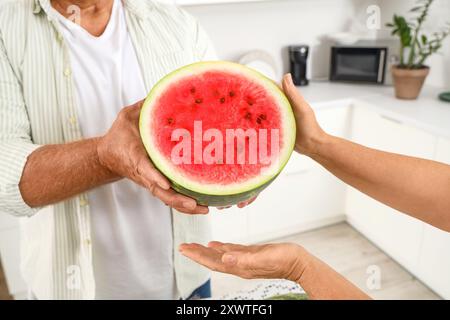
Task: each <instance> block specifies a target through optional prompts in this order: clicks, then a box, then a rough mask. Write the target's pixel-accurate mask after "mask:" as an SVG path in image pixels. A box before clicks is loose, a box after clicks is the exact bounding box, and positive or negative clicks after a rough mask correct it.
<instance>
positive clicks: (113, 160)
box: [97, 101, 208, 214]
mask: <svg viewBox="0 0 450 320" xmlns="http://www.w3.org/2000/svg"><path fill="white" fill-rule="evenodd" d="M142 104H143V101H140V102H138V103H136V104H134V105H132V106H129V107H125V108H123V109H122V110H121V111H120V113H119V115H118V116H117V119H116V121H115V122H114V123H113V125H112V127H111V129H110V130H109V131H108V133H107V134H106V135H105V136H103V137H101V138H99V139H98V142H97V154H98V159H99V162H100V163H101V165H103V166H104V167H105V168H107V169H108V170H110V171H111V172H113V173H114V174H116V175H118V176H120V177H124V178H128V179H131V180H133V181H134V182H136V183H137V184H139V185H141V186H143V187H145V188H147V189H148V190H149V191H150V192H151V194H152V195H154V196H155V197H157V198H159V199H160V200H161V201H163V202H164V203H165V204H166V205H168V206H170V207H173V208H175V209H176V210H178V211H180V212H183V213H188V214H207V213H208V208H207V207H203V206H198V205H197V203H196V201H195V200H194V199H191V198H189V197H186V196H184V195H182V194H179V193H177V192H175V191H174V190H173V189H171V187H170V183H169V181H168V180H167V179H166V178H165V177H164V176H163V175H162V174H161V173H160V172H159V171H158V170H157V169H156V168H155V167H154V166H153V164H152V163H151V161H150V159H149V157H148V155H147V152H146V150H145V147H144V145H143V144H142V141H141V137H140V134H139V114H140V111H141V107H142Z"/></svg>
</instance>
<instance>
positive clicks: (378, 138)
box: [346, 101, 436, 272]
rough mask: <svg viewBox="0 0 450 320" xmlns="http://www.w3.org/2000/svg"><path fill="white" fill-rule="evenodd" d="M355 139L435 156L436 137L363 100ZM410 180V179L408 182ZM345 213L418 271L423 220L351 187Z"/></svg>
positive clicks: (357, 106)
mask: <svg viewBox="0 0 450 320" xmlns="http://www.w3.org/2000/svg"><path fill="white" fill-rule="evenodd" d="M352 140H354V141H355V142H357V143H361V144H363V145H365V146H368V147H373V148H376V149H380V150H384V151H389V152H395V153H401V154H406V155H411V156H417V157H421V158H427V159H432V158H433V156H434V147H435V144H436V138H435V137H434V136H433V135H431V134H428V133H426V132H424V131H421V130H418V129H415V128H413V127H410V126H407V125H404V124H403V123H401V122H399V121H397V120H394V119H391V118H389V117H385V116H383V115H381V114H380V113H378V112H376V111H372V110H371V108H370V106H367V105H364V103H363V102H358V101H357V102H356V104H355V106H354V116H353V126H352ZM405 183H407V181H405ZM346 213H347V218H348V221H349V222H350V224H352V225H353V226H354V227H355V228H356V229H358V230H359V231H360V232H362V233H363V234H364V235H365V236H366V237H368V238H369V239H370V240H371V241H373V242H374V243H375V244H376V245H377V246H379V247H380V248H381V249H383V250H384V251H385V252H386V253H388V254H389V255H390V256H391V257H393V258H394V259H395V260H397V261H398V262H399V263H400V264H402V265H403V266H405V267H406V268H408V269H409V270H410V271H412V272H415V271H416V270H417V267H418V261H419V252H420V246H421V240H422V234H423V229H424V223H422V222H421V221H419V220H416V219H413V218H411V217H409V216H407V215H405V214H402V213H400V212H398V211H396V210H394V209H391V208H389V207H387V206H385V205H383V204H381V203H379V202H377V201H375V200H373V199H371V198H369V197H367V196H366V195H364V194H362V193H360V192H359V191H357V190H355V189H353V188H349V190H348V192H347V202H346Z"/></svg>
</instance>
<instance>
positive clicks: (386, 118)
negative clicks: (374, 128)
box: [380, 114, 403, 124]
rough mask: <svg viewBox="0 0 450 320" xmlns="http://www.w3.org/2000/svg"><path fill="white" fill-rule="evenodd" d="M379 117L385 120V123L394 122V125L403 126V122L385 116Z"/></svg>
mask: <svg viewBox="0 0 450 320" xmlns="http://www.w3.org/2000/svg"><path fill="white" fill-rule="evenodd" d="M380 117H382V118H383V119H384V120H387V121H390V122H394V123H396V124H403V121H401V120H397V119H394V118H391V117H389V116H385V115H384V114H381V115H380Z"/></svg>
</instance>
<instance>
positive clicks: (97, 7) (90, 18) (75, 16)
mask: <svg viewBox="0 0 450 320" xmlns="http://www.w3.org/2000/svg"><path fill="white" fill-rule="evenodd" d="M114 1H115V0H51V4H52V7H53V8H54V9H55V10H56V11H58V12H59V13H60V14H62V15H63V16H64V17H66V18H68V19H70V20H72V21H74V22H76V23H78V24H80V25H81V26H82V27H83V28H84V29H86V30H87V31H88V32H89V33H91V34H92V35H94V36H100V35H101V34H103V32H104V31H105V29H106V26H107V25H108V22H109V18H110V17H111V11H112V7H113V4H114Z"/></svg>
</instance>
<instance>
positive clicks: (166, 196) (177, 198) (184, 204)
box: [152, 186, 209, 214]
mask: <svg viewBox="0 0 450 320" xmlns="http://www.w3.org/2000/svg"><path fill="white" fill-rule="evenodd" d="M152 193H153V195H154V196H155V197H157V198H159V199H160V200H161V201H163V202H164V203H165V204H167V205H168V206H171V207H173V208H175V209H177V210H178V211H181V212H183V213H189V214H207V213H208V212H209V210H208V208H207V207H203V206H198V205H197V202H196V201H195V200H194V199H191V198H189V197H186V196H184V195H182V194H179V193H177V192H176V191H175V190H173V189H169V190H163V189H161V188H159V187H157V186H155V187H153V190H152Z"/></svg>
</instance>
